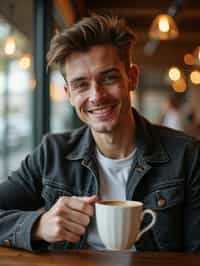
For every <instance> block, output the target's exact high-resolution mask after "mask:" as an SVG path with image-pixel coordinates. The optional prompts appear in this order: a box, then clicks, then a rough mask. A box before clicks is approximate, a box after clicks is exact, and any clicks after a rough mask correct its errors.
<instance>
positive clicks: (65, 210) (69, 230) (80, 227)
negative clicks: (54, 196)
mask: <svg viewBox="0 0 200 266" xmlns="http://www.w3.org/2000/svg"><path fill="white" fill-rule="evenodd" d="M97 201H98V196H91V197H75V196H73V197H61V198H59V199H58V201H57V202H56V203H55V204H54V205H53V206H52V208H51V209H50V210H49V211H47V212H45V213H44V214H42V215H41V217H40V218H39V220H38V221H37V222H36V224H35V225H34V227H33V233H32V239H33V240H45V241H47V242H50V243H53V242H58V241H69V242H73V243H75V242H78V241H79V240H80V237H81V235H83V234H84V233H85V228H86V226H87V225H88V224H89V222H90V217H91V216H93V214H94V208H93V206H92V204H94V203H95V202H97Z"/></svg>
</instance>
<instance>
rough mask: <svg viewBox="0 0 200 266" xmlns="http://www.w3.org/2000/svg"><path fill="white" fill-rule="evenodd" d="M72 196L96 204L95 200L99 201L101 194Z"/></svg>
mask: <svg viewBox="0 0 200 266" xmlns="http://www.w3.org/2000/svg"><path fill="white" fill-rule="evenodd" d="M72 198H76V199H79V200H82V201H85V202H87V203H89V204H94V203H95V202H97V201H99V196H98V195H93V196H90V197H76V196H73V197H72Z"/></svg>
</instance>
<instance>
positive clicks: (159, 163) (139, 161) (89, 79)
mask: <svg viewBox="0 0 200 266" xmlns="http://www.w3.org/2000/svg"><path fill="white" fill-rule="evenodd" d="M133 43H134V34H133V32H132V31H131V29H130V28H129V27H128V26H127V25H126V23H125V22H124V21H122V20H120V19H118V18H116V17H103V16H97V15H96V16H93V17H90V18H85V19H83V20H81V21H80V22H78V23H77V24H75V25H74V26H72V27H71V28H69V29H66V30H64V31H63V32H62V33H58V34H57V35H56V36H55V37H54V38H53V40H52V42H51V46H50V50H49V52H48V63H49V65H51V64H54V63H56V64H57V65H58V66H59V67H60V69H61V72H62V74H63V76H64V78H65V80H66V87H65V90H66V93H67V97H68V100H69V101H70V103H71V104H72V105H73V106H74V107H75V109H76V112H77V114H78V116H79V118H80V119H81V120H82V121H83V122H84V123H85V124H86V126H83V127H81V128H80V129H77V130H74V131H72V132H66V133H63V134H49V135H47V136H45V137H44V139H43V140H42V143H41V144H40V145H39V147H37V148H36V149H35V151H34V152H33V153H32V154H30V155H28V156H27V157H26V158H25V160H24V161H23V162H22V164H21V167H20V168H19V169H18V170H17V171H15V172H14V173H13V174H12V176H11V177H9V179H8V181H6V182H5V183H3V184H1V185H0V209H1V212H0V244H1V245H7V246H12V247H18V248H24V249H28V250H42V249H47V248H48V249H63V250H65V249H70V248H100V249H103V248H104V246H103V244H102V242H101V240H100V239H99V237H98V234H97V231H96V225H95V217H94V206H93V205H94V203H95V202H96V201H98V200H99V199H108V198H112V199H128V200H138V201H142V202H144V206H145V208H152V209H154V210H155V211H156V213H157V221H156V224H155V225H154V227H153V228H152V230H150V231H148V232H147V233H146V234H145V235H144V236H143V237H142V239H141V240H140V241H139V242H138V243H137V244H136V249H137V250H155V251H156V250H157V251H182V252H183V251H186V252H194V251H199V250H200V183H199V181H200V164H199V162H200V154H199V152H200V146H199V143H198V142H196V141H194V140H193V139H192V138H190V137H187V136H185V135H184V134H183V133H181V132H178V131H173V130H170V129H167V128H164V127H159V126H155V125H152V124H150V123H149V122H148V121H147V120H145V119H144V118H143V117H141V116H140V115H139V114H138V113H137V112H136V111H135V110H132V109H131V105H130V97H129V93H130V91H131V90H134V89H135V87H136V83H137V76H138V70H137V68H136V67H135V66H134V65H132V64H131V63H132V62H131V54H132V52H133V51H134V48H133ZM146 222H148V217H146V218H145V221H144V224H145V223H146Z"/></svg>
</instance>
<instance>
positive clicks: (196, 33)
mask: <svg viewBox="0 0 200 266" xmlns="http://www.w3.org/2000/svg"><path fill="white" fill-rule="evenodd" d="M91 13H100V14H110V13H111V14H116V15H120V16H121V17H124V18H126V19H127V20H128V21H129V23H130V25H131V26H132V28H133V30H134V31H135V34H136V38H137V42H136V46H135V49H134V51H132V55H133V59H134V62H135V63H136V64H138V66H139V68H140V78H139V84H138V88H137V90H136V91H135V92H134V93H133V94H131V95H130V97H131V102H132V105H133V106H134V107H135V108H136V109H138V110H139V111H140V112H141V113H142V114H143V115H144V116H145V117H147V118H148V119H149V120H151V121H152V122H154V123H157V124H162V125H166V126H169V127H172V128H175V129H177V130H182V131H185V132H186V133H187V134H190V135H192V136H194V137H196V138H200V1H198V0H175V1H171V0H165V1H157V0H152V1H149V0H134V1H130V0H123V1H122V0H119V1H118V0H107V1H104V0H101V1H94V0H54V1H52V0H1V5H0V182H1V181H3V180H5V179H6V178H7V176H8V175H9V174H10V173H11V171H12V170H15V169H16V168H17V166H18V165H19V163H20V161H21V160H22V159H23V158H24V157H25V156H26V154H28V153H29V152H31V151H32V150H33V149H34V147H35V146H36V145H37V144H38V143H39V142H40V141H41V138H42V136H43V135H44V134H45V133H47V132H61V131H65V130H68V129H74V128H77V127H79V126H80V125H81V122H80V121H79V119H78V118H77V117H76V114H75V112H74V109H73V108H72V107H71V106H70V105H69V103H68V102H67V100H66V98H65V93H64V90H63V86H64V80H63V79H62V77H61V75H60V73H59V72H58V70H57V69H51V70H50V71H48V72H47V69H46V52H47V50H48V47H49V41H50V39H51V37H52V36H53V34H54V33H55V31H56V30H62V29H63V28H65V27H69V26H70V25H72V24H73V23H75V22H76V21H77V20H79V19H80V18H81V17H83V16H87V15H88V14H91Z"/></svg>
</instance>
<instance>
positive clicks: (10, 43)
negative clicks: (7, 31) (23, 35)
mask: <svg viewBox="0 0 200 266" xmlns="http://www.w3.org/2000/svg"><path fill="white" fill-rule="evenodd" d="M15 51H16V42H15V39H14V37H13V36H9V37H7V39H6V41H5V45H4V53H5V54H6V55H13V54H14V53H15Z"/></svg>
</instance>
